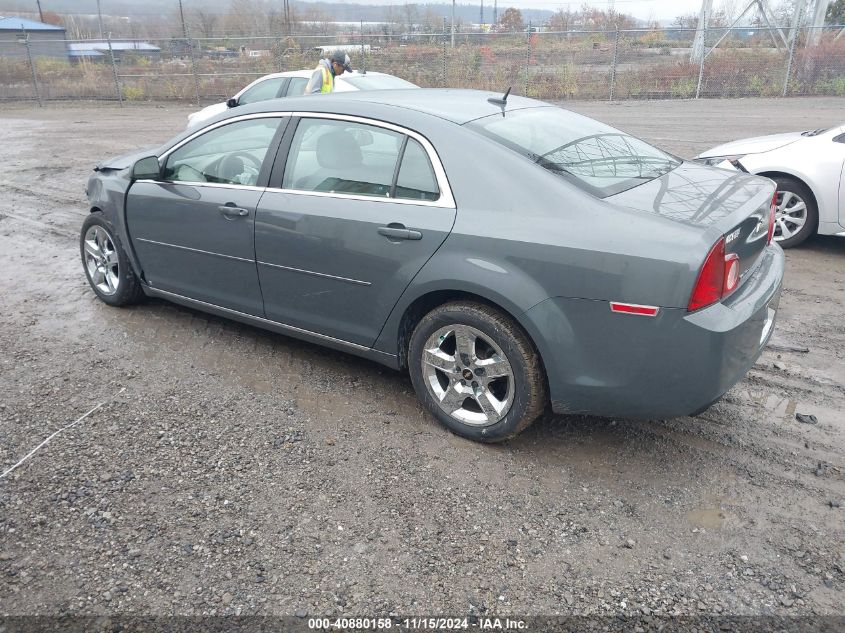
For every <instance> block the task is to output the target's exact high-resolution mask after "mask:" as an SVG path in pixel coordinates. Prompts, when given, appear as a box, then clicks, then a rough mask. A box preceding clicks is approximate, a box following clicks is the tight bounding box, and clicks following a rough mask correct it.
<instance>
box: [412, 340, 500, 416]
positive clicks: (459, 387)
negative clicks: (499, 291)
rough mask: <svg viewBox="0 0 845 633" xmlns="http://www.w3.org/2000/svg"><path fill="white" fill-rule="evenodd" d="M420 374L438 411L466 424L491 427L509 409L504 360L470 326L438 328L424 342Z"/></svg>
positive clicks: (491, 344) (488, 341) (498, 349)
mask: <svg viewBox="0 0 845 633" xmlns="http://www.w3.org/2000/svg"><path fill="white" fill-rule="evenodd" d="M422 374H423V377H424V378H425V386H426V388H427V389H428V391H429V393H430V394H431V395H432V396H433V397H434V400H435V402H437V403H438V405H439V406H440V408H441V409H442V410H443V411H444V412H445V413H447V414H448V415H450V416H452V417H453V418H455V419H456V420H459V421H461V422H463V423H464V424H469V425H471V426H489V425H491V424H495V423H496V422H498V421H499V420H501V419H502V418H503V417H505V415H507V413H508V411H509V410H510V408H511V405H512V404H513V395H514V375H513V369H511V365H510V363H509V362H508V359H507V357H506V356H505V354H504V352H503V351H502V349H501V348H500V347H499V346H498V345H496V343H494V342H493V341H492V340H490V338H489V337H488V336H487V335H486V334H484V333H483V332H481V331H480V330H477V329H475V328H473V327H470V326H468V325H449V326H446V327H442V328H440V329H439V330H437V331H436V332H435V333H434V334H432V335H431V336H430V337H428V340H427V341H426V343H425V347H424V349H423V356H422Z"/></svg>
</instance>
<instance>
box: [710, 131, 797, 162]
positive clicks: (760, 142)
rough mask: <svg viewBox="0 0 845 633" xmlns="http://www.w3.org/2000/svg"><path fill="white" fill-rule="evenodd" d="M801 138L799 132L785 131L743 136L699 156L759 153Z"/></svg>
mask: <svg viewBox="0 0 845 633" xmlns="http://www.w3.org/2000/svg"><path fill="white" fill-rule="evenodd" d="M801 138H803V137H802V136H801V132H787V133H786V134H771V135H769V136H756V137H754V138H744V139H740V140H739V141H732V142H730V143H725V144H724V145H719V146H718V147H714V148H712V149H708V150H707V151H706V152H702V153H701V154H700V155H699V158H710V157H711V156H743V155H745V154H761V153H763V152H769V151H771V150H773V149H778V148H779V147H783V146H784V145H789V144H790V143H794V142H795V141H798V140H800V139H801Z"/></svg>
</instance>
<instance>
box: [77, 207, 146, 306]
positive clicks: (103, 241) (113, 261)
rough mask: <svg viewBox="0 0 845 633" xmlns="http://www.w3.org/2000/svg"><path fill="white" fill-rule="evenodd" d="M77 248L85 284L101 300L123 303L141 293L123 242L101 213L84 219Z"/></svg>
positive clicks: (118, 304)
mask: <svg viewBox="0 0 845 633" xmlns="http://www.w3.org/2000/svg"><path fill="white" fill-rule="evenodd" d="M79 251H80V254H81V255H82V266H83V268H84V269H85V276H86V277H87V278H88V283H89V284H90V285H91V289H92V290H93V291H94V292H95V293H96V295H97V297H99V299H100V300H101V301H103V303H107V304H109V305H111V306H124V305H129V304H131V303H136V302H137V301H138V300H139V299H140V298H141V297H142V296H143V291H142V290H141V284H140V282H139V281H138V278H137V277H136V276H135V272H134V271H133V270H132V267H131V266H130V265H129V260H128V259H127V257H126V252H125V251H124V250H123V245H122V244H121V242H120V239H119V238H118V237H117V235H116V233H115V230H114V227H112V225H111V223H110V222H109V221H108V220H106V219H105V217H103V214H102V213H100V212H94V213H91V214H89V215H88V217H87V218H85V222H84V223H83V224H82V231H81V235H80V236H79Z"/></svg>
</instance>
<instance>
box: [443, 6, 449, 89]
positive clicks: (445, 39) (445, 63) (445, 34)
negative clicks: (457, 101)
mask: <svg viewBox="0 0 845 633" xmlns="http://www.w3.org/2000/svg"><path fill="white" fill-rule="evenodd" d="M448 41H449V32H448V31H447V30H446V18H443V87H444V88H448V87H449V82H448V77H447V75H446V71H447V67H448V59H447V56H448V54H449V53H448V48H447V47H446V45H447V43H448Z"/></svg>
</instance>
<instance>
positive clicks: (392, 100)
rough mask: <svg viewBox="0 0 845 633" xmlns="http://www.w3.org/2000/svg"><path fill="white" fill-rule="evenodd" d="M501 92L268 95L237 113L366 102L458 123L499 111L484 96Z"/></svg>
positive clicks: (522, 102) (358, 107)
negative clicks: (275, 97) (271, 96)
mask: <svg viewBox="0 0 845 633" xmlns="http://www.w3.org/2000/svg"><path fill="white" fill-rule="evenodd" d="M501 97H502V93H499V92H486V91H482V90H463V89H451V88H414V89H405V90H362V91H360V92H341V93H332V94H327V95H319V96H315V95H306V96H302V97H286V98H284V99H269V100H267V101H261V102H258V103H255V104H251V105H249V106H247V108H249V110H247V109H246V108H245V109H242V110H241V109H239V113H241V114H245V113H258V112H291V111H302V112H330V113H333V114H356V115H363V116H366V114H367V112H368V110H369V108H368V106H390V107H395V108H403V109H405V110H411V111H414V112H419V113H422V114H428V115H431V116H435V117H438V118H441V119H445V120H447V121H451V122H453V123H457V124H459V125H463V124H464V123H467V122H468V121H472V120H474V119H479V118H482V117H485V116H489V115H491V114H496V113H499V112H502V107H501V106H500V105H497V104H494V103H490V101H488V99H501ZM505 107H506V111H508V112H511V111H513V110H521V109H524V108H537V107H552V106H551V104H549V103H545V102H543V101H537V100H535V99H527V98H525V97H517V96H513V95H511V96H509V97H508V101H507V105H506V106H505Z"/></svg>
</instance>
